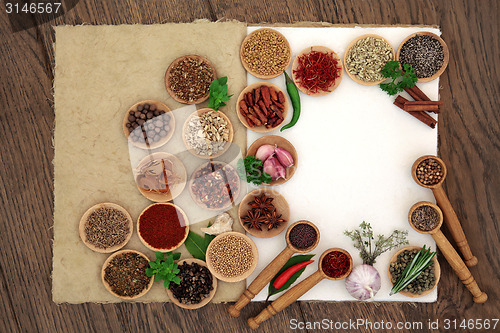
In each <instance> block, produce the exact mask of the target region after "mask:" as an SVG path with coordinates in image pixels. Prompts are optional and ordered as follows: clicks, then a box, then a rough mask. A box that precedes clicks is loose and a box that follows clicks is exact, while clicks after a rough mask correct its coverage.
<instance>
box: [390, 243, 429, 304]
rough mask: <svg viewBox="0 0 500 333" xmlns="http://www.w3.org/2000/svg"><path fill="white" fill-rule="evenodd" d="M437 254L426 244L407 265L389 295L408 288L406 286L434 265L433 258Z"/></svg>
mask: <svg viewBox="0 0 500 333" xmlns="http://www.w3.org/2000/svg"><path fill="white" fill-rule="evenodd" d="M435 255H436V252H431V249H430V248H428V249H427V250H426V249H425V245H424V247H423V248H422V249H421V250H420V251H418V252H417V254H416V255H415V258H413V260H412V261H411V262H410V263H409V264H408V265H406V267H405V269H404V270H403V274H401V276H400V278H399V279H398V280H397V281H396V283H395V284H394V286H393V287H392V289H391V293H390V294H389V295H394V294H396V293H399V292H400V291H401V290H403V289H404V288H406V286H407V285H409V284H410V283H411V282H412V281H413V280H415V279H416V278H417V277H418V276H419V275H420V274H421V273H422V272H423V271H424V270H425V269H426V268H427V267H429V266H430V265H432V258H434V256H435Z"/></svg>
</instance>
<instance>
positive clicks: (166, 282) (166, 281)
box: [163, 280, 170, 288]
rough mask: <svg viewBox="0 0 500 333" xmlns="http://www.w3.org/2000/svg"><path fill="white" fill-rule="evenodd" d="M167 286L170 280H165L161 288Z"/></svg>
mask: <svg viewBox="0 0 500 333" xmlns="http://www.w3.org/2000/svg"><path fill="white" fill-rule="evenodd" d="M169 285H170V280H165V282H163V286H164V287H165V288H168V286H169Z"/></svg>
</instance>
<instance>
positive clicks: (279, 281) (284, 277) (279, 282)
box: [273, 260, 314, 289]
mask: <svg viewBox="0 0 500 333" xmlns="http://www.w3.org/2000/svg"><path fill="white" fill-rule="evenodd" d="M313 261H314V260H307V261H304V262H299V263H298V264H295V265H293V266H292V267H289V268H288V269H287V270H285V271H284V272H283V273H281V274H280V276H278V277H277V278H276V280H274V283H273V287H274V288H276V289H280V288H281V287H283V285H284V284H285V283H286V281H288V279H290V278H291V277H292V275H293V274H295V273H297V272H298V271H300V270H301V269H302V268H304V267H306V266H307V265H309V264H310V263H312V262H313Z"/></svg>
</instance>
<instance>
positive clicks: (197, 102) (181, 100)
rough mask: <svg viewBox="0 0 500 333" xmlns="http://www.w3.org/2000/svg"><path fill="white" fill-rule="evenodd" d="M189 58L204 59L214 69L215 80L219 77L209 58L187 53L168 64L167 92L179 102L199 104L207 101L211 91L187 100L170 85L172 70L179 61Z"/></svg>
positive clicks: (166, 75) (166, 73)
mask: <svg viewBox="0 0 500 333" xmlns="http://www.w3.org/2000/svg"><path fill="white" fill-rule="evenodd" d="M187 58H192V59H195V60H201V61H203V62H204V63H206V64H207V65H208V67H209V68H210V69H211V71H212V74H213V79H214V80H215V79H216V78H217V75H216V72H215V68H214V66H213V65H212V63H211V62H210V61H209V60H208V59H207V58H204V57H202V56H199V55H195V54H189V55H185V56H182V57H179V58H177V59H175V60H174V61H172V63H171V64H170V66H168V68H167V71H166V72H165V88H166V89H167V92H168V94H169V95H170V97H172V98H173V99H174V100H175V101H177V102H179V103H184V104H199V103H201V102H203V101H205V100H206V99H207V98H208V96H209V95H210V93H207V94H206V95H205V96H203V97H200V98H198V99H196V100H194V101H191V102H189V101H186V100H183V99H181V98H179V97H178V96H177V95H176V94H175V93H174V92H173V91H172V89H171V86H170V80H169V79H170V75H171V74H172V70H173V69H174V67H175V66H177V65H178V64H179V62H181V61H183V60H184V59H187Z"/></svg>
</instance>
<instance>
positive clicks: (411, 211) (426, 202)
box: [408, 201, 443, 234]
mask: <svg viewBox="0 0 500 333" xmlns="http://www.w3.org/2000/svg"><path fill="white" fill-rule="evenodd" d="M421 206H430V207H432V208H434V210H435V211H436V212H437V213H438V215H439V220H438V223H437V225H436V226H435V227H434V229H432V230H428V231H425V230H420V229H418V228H417V227H416V226H415V225H414V224H413V222H412V221H411V216H412V215H413V212H414V211H415V209H417V208H418V207H421ZM408 222H409V223H410V225H411V227H412V228H413V229H414V230H415V231H416V232H419V233H421V234H433V233H435V232H436V230H439V229H440V228H441V226H442V225H443V211H442V210H441V209H440V208H439V207H438V206H437V205H435V204H433V203H432V202H429V201H419V202H417V203H416V204H414V205H413V206H411V208H410V211H409V212H408Z"/></svg>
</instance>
